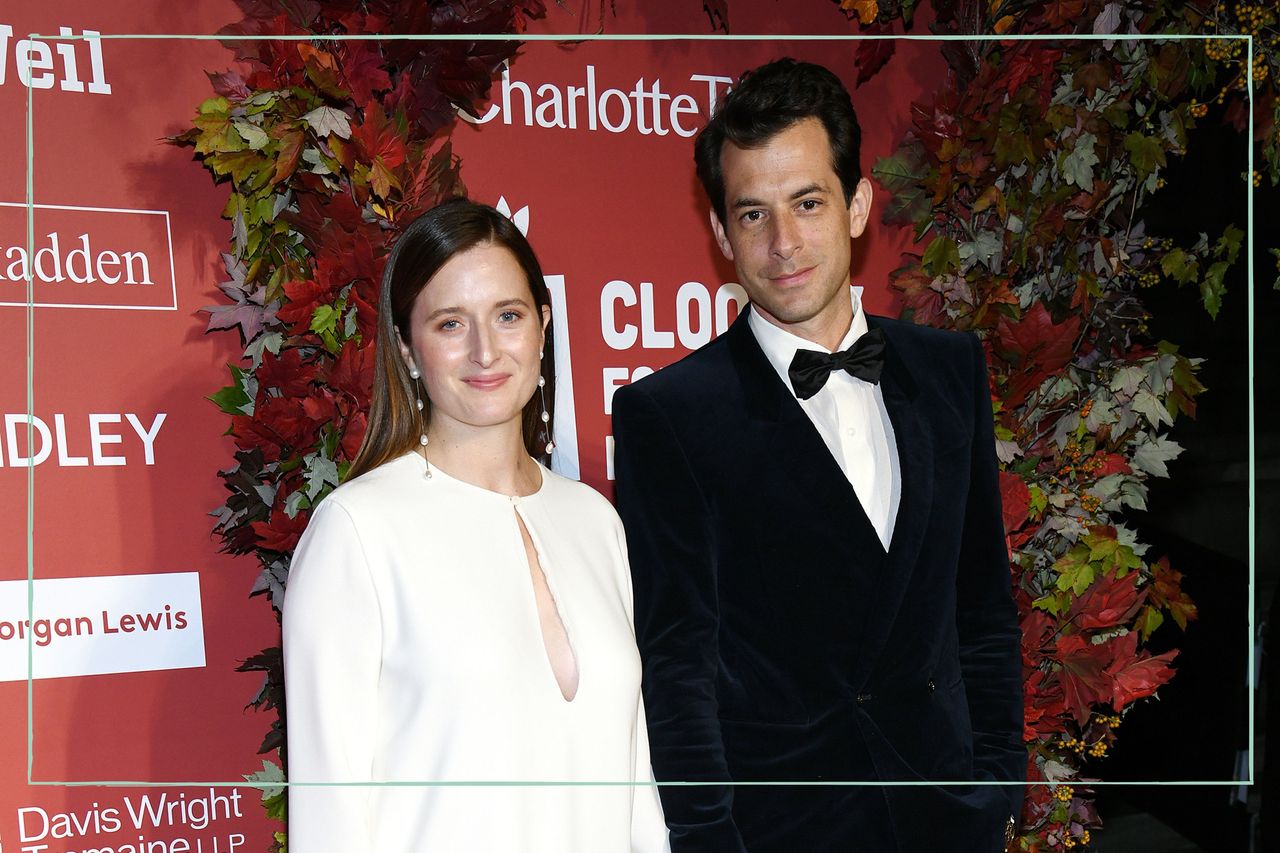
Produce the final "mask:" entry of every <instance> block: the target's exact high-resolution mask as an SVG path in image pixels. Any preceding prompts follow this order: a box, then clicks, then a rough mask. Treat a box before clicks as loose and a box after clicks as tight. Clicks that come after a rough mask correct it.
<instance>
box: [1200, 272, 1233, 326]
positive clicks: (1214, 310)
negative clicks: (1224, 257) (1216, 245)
mask: <svg viewBox="0 0 1280 853" xmlns="http://www.w3.org/2000/svg"><path fill="white" fill-rule="evenodd" d="M1230 266H1231V264H1230V263H1229V262H1227V261H1218V262H1217V263H1214V264H1212V265H1211V266H1210V267H1209V270H1208V271H1207V272H1206V273H1205V275H1204V279H1203V280H1202V281H1201V282H1200V296H1201V298H1202V299H1203V301H1204V310H1206V311H1208V312H1209V316H1210V317H1212V318H1213V319H1215V320H1216V319H1218V311H1219V309H1221V308H1222V297H1223V296H1224V295H1226V292H1227V286H1226V284H1224V283H1223V281H1222V279H1223V277H1224V276H1225V275H1226V274H1227V268H1228V267H1230Z"/></svg>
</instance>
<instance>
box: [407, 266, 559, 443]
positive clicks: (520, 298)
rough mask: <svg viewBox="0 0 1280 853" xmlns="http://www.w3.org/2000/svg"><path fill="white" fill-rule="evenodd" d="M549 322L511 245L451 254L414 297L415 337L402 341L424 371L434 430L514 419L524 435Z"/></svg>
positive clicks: (548, 314) (547, 311) (410, 357)
mask: <svg viewBox="0 0 1280 853" xmlns="http://www.w3.org/2000/svg"><path fill="white" fill-rule="evenodd" d="M550 319H551V311H550V309H549V308H543V309H542V310H541V311H539V310H538V307H537V306H536V305H534V302H533V293H532V292H531V291H530V290H529V283H528V280H527V278H526V277H525V273H524V270H523V269H522V268H521V266H520V264H519V262H518V261H516V258H515V256H514V255H513V254H511V252H510V251H508V250H507V249H506V248H504V247H502V246H501V245H497V244H481V245H479V246H475V247H473V248H471V249H468V250H466V251H464V252H460V253H458V254H457V255H454V256H453V257H452V258H450V259H449V260H448V261H447V262H446V263H445V265H444V266H442V267H441V268H440V269H439V271H438V272H436V274H435V275H434V276H432V277H431V279H430V280H429V281H428V282H427V284H426V286H425V287H423V288H422V291H421V292H420V293H419V294H418V297H417V299H415V300H414V303H413V310H412V311H410V313H409V329H408V332H409V336H410V339H411V340H410V342H409V343H408V344H406V343H405V342H404V341H403V340H402V341H401V342H400V353H401V355H402V356H403V357H404V359H405V363H406V364H408V365H409V366H410V367H412V366H413V365H414V363H416V364H417V366H418V369H419V370H420V371H421V372H422V382H423V385H424V386H425V387H426V391H427V397H428V398H429V399H430V401H431V431H432V432H438V431H454V430H457V429H459V428H461V429H464V430H465V429H468V428H470V429H480V428H487V427H494V426H500V425H503V424H510V423H512V422H514V423H515V426H516V432H517V434H519V428H520V419H521V412H522V410H523V409H524V405H525V403H526V402H528V400H529V398H530V397H532V396H533V393H534V391H536V390H537V387H538V376H539V373H540V370H541V363H540V362H541V352H542V342H543V335H544V333H545V331H546V328H547V323H548V322H549V321H550Z"/></svg>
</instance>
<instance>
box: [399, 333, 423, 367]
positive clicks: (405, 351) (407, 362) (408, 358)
mask: <svg viewBox="0 0 1280 853" xmlns="http://www.w3.org/2000/svg"><path fill="white" fill-rule="evenodd" d="M396 346H397V347H399V348H400V358H402V359H404V366H405V367H407V368H408V369H409V370H410V371H411V372H412V371H413V370H416V369H417V367H418V364H417V362H416V361H414V358H413V350H411V349H409V345H408V344H406V343H405V342H404V338H402V337H400V330H399V329H396Z"/></svg>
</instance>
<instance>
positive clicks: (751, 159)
mask: <svg viewBox="0 0 1280 853" xmlns="http://www.w3.org/2000/svg"><path fill="white" fill-rule="evenodd" d="M720 166H721V171H722V172H723V174H724V190H725V219H726V221H725V222H724V223H721V222H720V220H719V218H718V217H717V216H716V214H715V211H712V213H711V228H712V230H713V231H714V232H715V237H716V242H718V243H719V244H720V250H721V251H722V252H724V256H725V257H726V258H728V259H729V260H731V261H733V264H734V266H735V267H736V268H737V271H738V281H739V283H740V284H741V285H742V286H743V288H744V289H745V290H746V291H747V295H748V296H749V297H750V298H751V304H752V306H753V309H754V310H756V311H759V312H760V314H761V316H762V317H764V319H766V320H768V321H769V322H771V323H773V324H774V325H776V326H780V327H782V328H784V329H786V330H787V331H789V332H791V333H793V334H796V335H799V336H800V337H802V338H805V339H807V340H811V341H814V342H816V343H820V344H823V345H824V346H827V347H828V348H834V347H835V346H836V345H837V344H838V343H839V342H840V339H841V338H842V337H843V336H844V334H845V332H847V331H848V329H849V323H850V322H851V320H852V308H851V304H850V301H849V294H848V290H847V288H848V285H849V251H850V240H851V238H853V237H857V236H858V235H860V234H861V233H862V230H863V228H864V227H865V226H866V223H867V215H868V213H869V212H870V210H871V184H870V183H869V182H868V181H867V180H866V179H865V178H864V179H862V180H861V181H859V182H858V186H857V188H856V190H855V191H854V195H853V200H852V201H851V202H850V204H849V205H848V206H846V205H845V202H844V193H843V191H842V190H841V187H840V178H839V176H837V175H836V173H835V170H834V169H833V168H832V166H831V146H830V143H829V142H828V139H827V131H826V129H825V128H824V127H823V126H822V123H821V122H819V121H818V120H817V119H815V118H807V119H802V120H801V121H798V122H796V123H795V124H793V125H791V126H790V127H788V128H787V129H786V130H783V131H782V132H780V133H778V134H777V135H776V136H774V137H773V138H772V139H770V140H769V142H768V143H766V144H765V145H763V146H762V147H760V148H739V147H738V146H736V145H734V144H733V143H731V142H726V143H725V144H724V146H723V148H722V149H721V151H720Z"/></svg>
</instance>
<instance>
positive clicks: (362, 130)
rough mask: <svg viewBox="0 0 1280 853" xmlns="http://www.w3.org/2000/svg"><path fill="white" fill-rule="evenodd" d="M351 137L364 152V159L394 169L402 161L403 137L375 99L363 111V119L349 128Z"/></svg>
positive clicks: (403, 151) (404, 149)
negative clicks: (378, 162)
mask: <svg viewBox="0 0 1280 853" xmlns="http://www.w3.org/2000/svg"><path fill="white" fill-rule="evenodd" d="M351 138H352V140H353V141H355V142H356V144H357V145H359V147H360V149H361V151H363V152H364V155H365V161H366V162H368V163H370V164H373V163H374V162H375V161H381V162H382V164H383V165H384V166H386V167H387V168H389V169H394V168H395V167H396V166H399V165H400V164H401V163H403V162H404V158H405V151H406V148H405V142H404V137H403V136H401V135H400V131H399V130H398V129H397V128H396V126H395V123H394V122H392V121H391V120H390V119H389V118H387V114H386V113H385V112H383V110H382V105H381V104H379V103H378V102H377V101H374V102H373V103H371V104H370V105H369V106H368V107H367V108H366V109H365V112H364V121H362V122H361V123H360V124H357V125H354V126H352V128H351Z"/></svg>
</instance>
